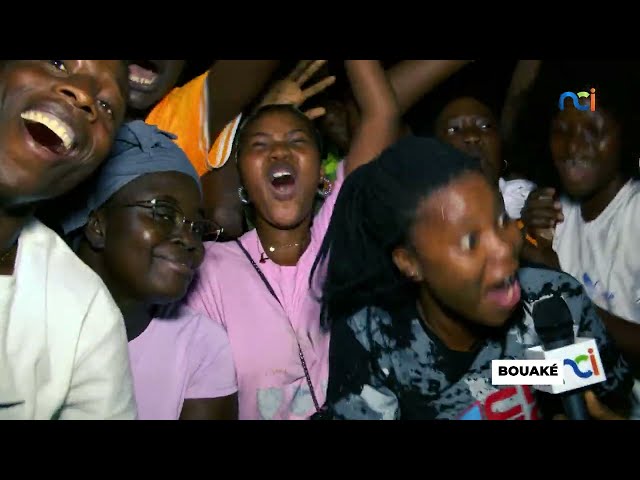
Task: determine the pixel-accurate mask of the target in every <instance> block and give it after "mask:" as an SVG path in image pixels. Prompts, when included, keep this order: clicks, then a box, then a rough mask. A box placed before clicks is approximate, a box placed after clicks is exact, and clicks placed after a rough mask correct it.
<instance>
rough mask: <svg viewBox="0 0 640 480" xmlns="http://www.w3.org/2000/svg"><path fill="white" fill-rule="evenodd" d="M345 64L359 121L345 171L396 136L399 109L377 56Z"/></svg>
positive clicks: (369, 158)
mask: <svg viewBox="0 0 640 480" xmlns="http://www.w3.org/2000/svg"><path fill="white" fill-rule="evenodd" d="M345 68H346V71H347V76H348V77H349V82H350V83H351V90H352V91H353V96H354V98H355V100H356V103H357V105H358V108H359V109H360V123H359V125H358V129H357V130H356V132H355V135H354V137H353V140H352V141H351V146H350V148H349V153H348V154H347V157H346V158H345V160H344V162H345V165H344V171H345V175H348V174H349V173H350V172H351V171H353V170H355V169H356V168H357V167H359V166H360V165H363V164H365V163H367V162H369V161H371V160H373V159H374V158H375V157H376V156H378V154H380V152H382V151H383V150H384V149H385V148H387V147H388V146H389V145H391V144H392V143H394V142H395V141H396V140H397V139H398V132H399V125H400V109H399V107H398V102H397V100H396V98H395V95H394V93H393V89H392V87H391V83H390V82H389V79H388V77H387V75H386V74H385V71H384V69H383V68H382V65H381V63H380V61H379V60H346V61H345Z"/></svg>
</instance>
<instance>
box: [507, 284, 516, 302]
mask: <svg viewBox="0 0 640 480" xmlns="http://www.w3.org/2000/svg"><path fill="white" fill-rule="evenodd" d="M513 290H514V288H513V285H509V290H507V301H508V302H510V301H511V299H512V298H513Z"/></svg>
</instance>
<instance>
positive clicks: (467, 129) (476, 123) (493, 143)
mask: <svg viewBox="0 0 640 480" xmlns="http://www.w3.org/2000/svg"><path fill="white" fill-rule="evenodd" d="M436 136H437V137H438V138H439V139H440V140H442V141H444V142H447V143H449V144H450V145H452V146H453V147H455V148H457V149H458V150H461V151H463V152H466V153H467V154H469V155H471V156H472V157H475V158H478V159H479V160H480V162H481V163H482V169H483V170H484V172H485V173H486V174H487V176H488V177H489V179H490V180H491V182H492V183H495V184H496V185H497V183H498V179H499V177H500V172H501V170H502V165H503V161H502V151H501V147H502V142H501V140H500V134H499V132H498V124H497V121H496V119H495V118H494V116H493V113H491V110H490V109H489V108H488V107H487V106H486V105H484V104H482V103H481V102H479V101H478V100H475V99H473V98H470V97H464V98H459V99H456V100H453V101H452V102H450V103H449V104H447V106H445V107H444V109H443V110H442V112H441V113H440V115H438V118H437V120H436Z"/></svg>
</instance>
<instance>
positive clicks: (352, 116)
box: [320, 100, 359, 155]
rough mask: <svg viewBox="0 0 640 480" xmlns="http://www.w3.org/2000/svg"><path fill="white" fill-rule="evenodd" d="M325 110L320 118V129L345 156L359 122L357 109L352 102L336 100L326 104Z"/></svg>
mask: <svg viewBox="0 0 640 480" xmlns="http://www.w3.org/2000/svg"><path fill="white" fill-rule="evenodd" d="M325 109H326V113H325V115H323V116H322V117H320V128H321V129H322V131H323V133H324V134H325V135H326V136H327V137H328V138H329V139H330V140H331V141H332V142H333V144H334V145H335V146H336V147H338V149H339V150H340V152H342V153H343V154H345V155H346V154H347V153H348V152H349V146H350V145H351V138H352V137H353V132H355V130H356V128H357V125H358V122H359V112H358V109H357V107H356V106H355V105H354V103H353V102H341V101H338V100H330V101H329V102H327V104H326V105H325Z"/></svg>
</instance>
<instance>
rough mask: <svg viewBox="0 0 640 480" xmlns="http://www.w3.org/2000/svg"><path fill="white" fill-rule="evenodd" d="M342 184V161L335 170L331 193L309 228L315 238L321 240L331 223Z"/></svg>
mask: <svg viewBox="0 0 640 480" xmlns="http://www.w3.org/2000/svg"><path fill="white" fill-rule="evenodd" d="M343 182H344V161H341V162H340V163H339V164H338V167H337V168H336V179H335V181H333V182H332V186H331V193H330V194H329V196H328V197H327V198H326V199H325V200H324V203H323V204H322V207H320V209H319V210H318V213H317V214H316V216H315V217H314V218H313V225H312V226H311V234H312V236H314V237H315V238H318V239H322V238H323V237H324V234H325V233H326V232H327V228H329V222H330V221H331V214H332V213H333V207H334V206H335V204H336V199H337V198H338V194H339V193H340V188H342V184H343Z"/></svg>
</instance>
